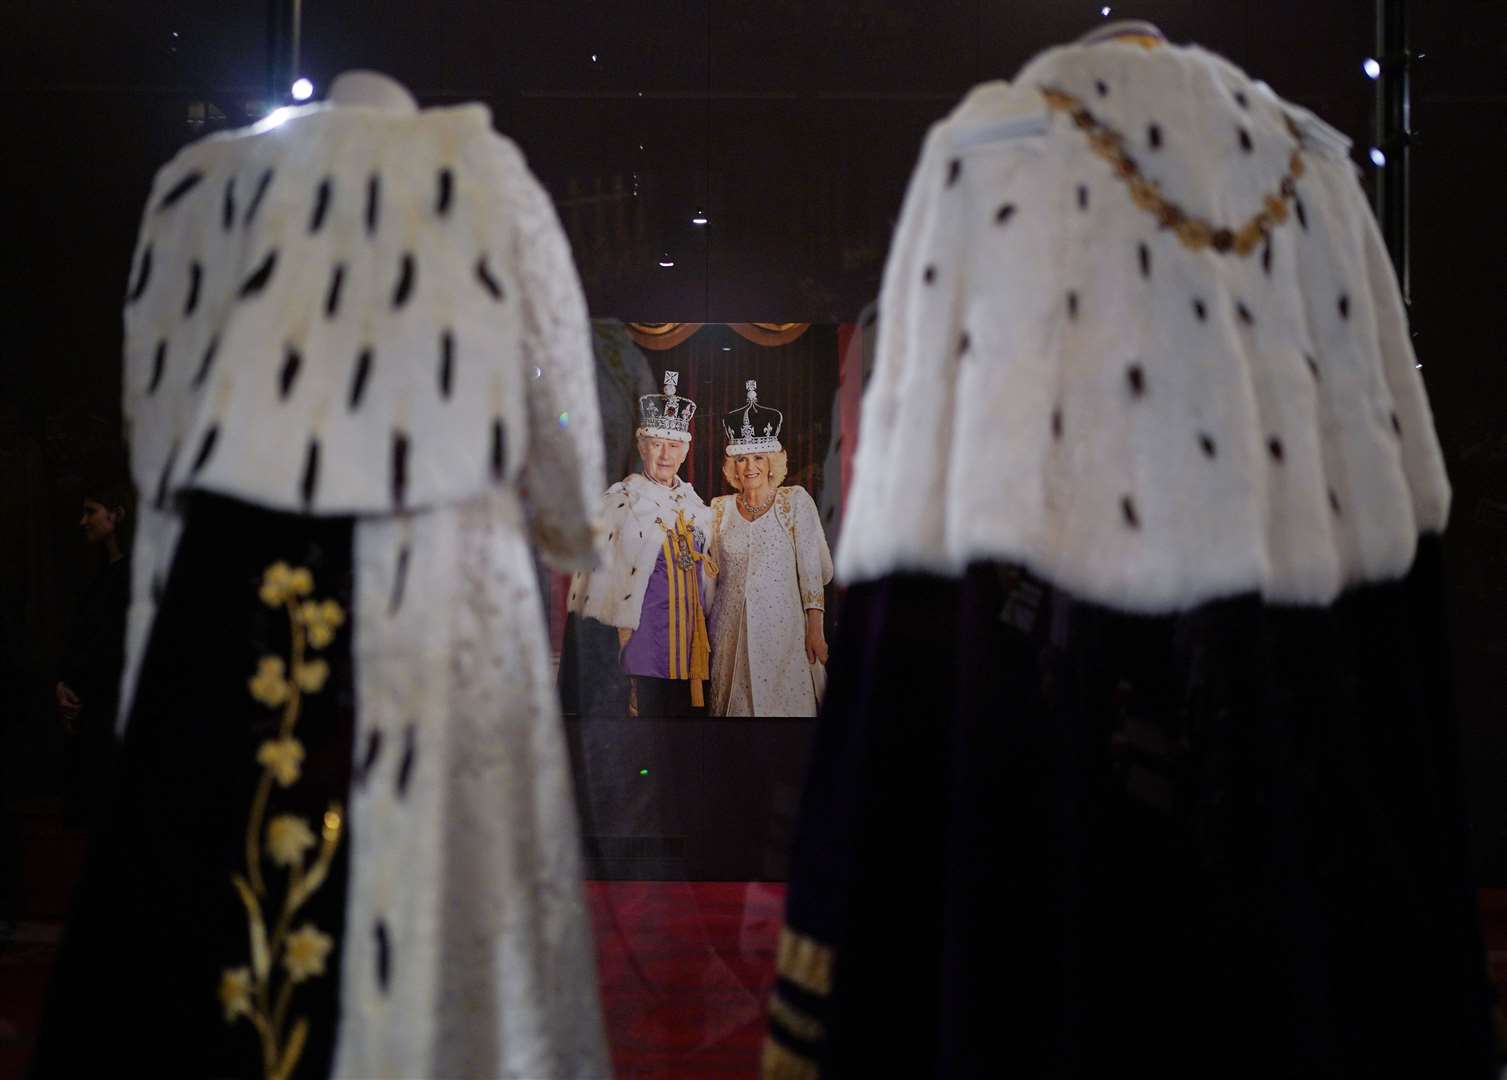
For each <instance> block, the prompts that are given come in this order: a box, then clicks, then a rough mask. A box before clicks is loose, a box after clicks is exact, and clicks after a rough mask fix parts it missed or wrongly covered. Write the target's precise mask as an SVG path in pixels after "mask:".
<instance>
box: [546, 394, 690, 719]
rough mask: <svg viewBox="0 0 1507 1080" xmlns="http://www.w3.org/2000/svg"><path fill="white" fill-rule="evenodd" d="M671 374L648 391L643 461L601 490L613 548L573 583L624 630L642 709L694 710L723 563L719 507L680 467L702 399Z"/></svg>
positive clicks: (641, 432)
mask: <svg viewBox="0 0 1507 1080" xmlns="http://www.w3.org/2000/svg"><path fill="white" fill-rule="evenodd" d="M679 382H680V374H679V373H678V372H675V371H667V372H665V382H664V393H663V394H645V395H644V396H643V397H641V398H639V412H638V428H637V432H636V435H637V440H638V454H639V458H640V459H641V460H642V463H643V468H642V470H641V471H640V472H635V473H633V474H632V475H630V476H628V477H627V478H626V479H624V480H623V481H621V482H620V483H616V484H613V485H612V486H611V487H610V488H608V489H607V492H606V494H605V495H603V496H602V515H601V517H602V522H603V525H602V527H603V529H605V530H606V537H605V539H606V556H605V558H604V560H603V563H602V565H601V566H599V567H598V568H597V569H596V570H594V571H592V572H590V573H582V574H577V575H576V577H575V579H574V580H573V581H572V582H571V588H570V611H571V613H572V614H573V615H575V616H576V617H577V618H578V619H582V620H585V621H586V623H587V625H588V626H590V625H592V624H597V625H598V626H600V625H605V626H609V627H614V628H616V630H617V649H618V660H619V663H620V664H621V667H622V672H623V673H624V674H626V675H627V676H628V681H629V684H630V687H631V692H630V698H629V711H630V712H632V713H634V714H636V715H638V716H655V717H675V716H689V715H693V714H694V712H695V711H697V710H699V709H701V708H703V707H704V705H705V703H706V698H705V687H704V684H705V681H706V679H707V675H708V672H709V661H710V657H709V651H710V638H709V635H708V633H707V622H706V611H707V607H708V606H709V604H710V593H711V578H712V577H713V576H714V575H715V574H716V572H717V570H716V566H715V564H714V563H713V562H712V561H711V560H710V559H708V558H707V547H708V544H709V536H710V525H711V511H710V509H709V508H708V507H707V505H706V503H704V502H702V501H701V497H700V496H699V495H697V494H696V490H695V489H694V488H693V487H692V486H691V485H690V483H689V482H688V481H685V480H682V479H681V478H680V477H679V476H678V475H676V474H677V473H678V472H679V470H680V466H681V465H682V464H683V463H684V461H685V459H686V454H687V453H688V452H689V450H690V448H691V419H692V417H693V416H695V414H696V403H695V402H693V401H691V400H690V399H689V398H686V397H682V396H680V395H679V394H678V393H677V392H676V391H677V387H678V384H679Z"/></svg>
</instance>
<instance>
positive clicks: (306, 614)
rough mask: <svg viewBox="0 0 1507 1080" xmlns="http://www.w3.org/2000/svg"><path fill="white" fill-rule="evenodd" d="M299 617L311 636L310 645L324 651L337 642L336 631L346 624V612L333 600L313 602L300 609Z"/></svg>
mask: <svg viewBox="0 0 1507 1080" xmlns="http://www.w3.org/2000/svg"><path fill="white" fill-rule="evenodd" d="M298 617H299V619H300V621H302V623H303V625H304V629H305V630H307V631H308V634H309V644H310V645H312V646H314V648H316V649H323V648H324V647H325V646H327V645H329V643H330V642H332V641H334V640H335V631H336V630H337V629H339V628H340V627H341V626H342V625H344V623H345V612H344V611H343V610H341V607H340V605H339V604H337V603H335V601H333V600H326V601H324V602H323V603H320V604H316V603H314V602H313V601H312V600H311V601H309V602H308V603H306V604H304V606H303V607H302V608H300V609H299V612H298Z"/></svg>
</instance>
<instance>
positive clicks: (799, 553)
mask: <svg viewBox="0 0 1507 1080" xmlns="http://www.w3.org/2000/svg"><path fill="white" fill-rule="evenodd" d="M745 385H746V386H747V389H748V403H747V404H746V405H744V406H742V407H740V408H738V409H735V410H733V412H731V413H730V414H728V416H727V418H726V419H725V420H724V421H723V424H722V426H723V431H724V433H725V434H726V436H727V451H726V458H725V460H724V461H723V465H722V474H723V476H725V477H726V478H727V482H728V484H729V485H731V486H732V487H733V488H734V490H736V491H737V494H736V495H724V496H722V497H721V498H717V499H713V500H712V549H711V555H712V558H713V560H714V561H715V562H716V563H717V564H718V566H719V575H718V587H717V596H716V600H715V602H714V603H713V605H712V700H711V711H712V714H713V715H714V716H815V715H816V706H817V701H818V698H819V696H820V691H821V685H822V682H823V680H824V677H825V676H824V672H825V668H824V665H825V664H826V661H827V639H826V635H825V632H824V630H823V628H822V617H823V612H824V611H825V609H826V604H825V587H826V584H827V582H829V581H831V580H832V555H831V553H830V552H829V551H828V550H827V538H826V536H825V534H824V533H823V532H822V526H821V518H820V516H819V515H818V514H817V511H816V503H815V502H813V501H812V499H811V496H810V495H809V494H807V493H806V489H805V488H803V487H799V486H791V487H781V486H780V482H781V481H782V480H784V479H785V473H786V471H787V469H788V465H789V462H788V459H787V456H786V453H785V450H784V448H783V447H781V445H780V428H781V426H782V425H783V423H784V416H783V415H782V414H781V413H780V412H779V410H777V409H771V408H769V407H767V406H764V405H760V404H759V394H758V384H757V383H755V382H754V381H753V380H749V382H747V383H746V384H745Z"/></svg>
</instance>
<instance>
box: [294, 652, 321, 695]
mask: <svg viewBox="0 0 1507 1080" xmlns="http://www.w3.org/2000/svg"><path fill="white" fill-rule="evenodd" d="M329 677H330V665H329V664H326V663H325V662H324V661H323V660H311V661H309V662H308V663H307V664H299V665H298V670H297V671H295V672H294V673H293V681H294V682H295V683H297V684H298V688H299V689H300V690H302V691H303V692H304V693H306V694H317V693H319V691H321V690H323V689H324V684H325V680H326V679H328V678H329Z"/></svg>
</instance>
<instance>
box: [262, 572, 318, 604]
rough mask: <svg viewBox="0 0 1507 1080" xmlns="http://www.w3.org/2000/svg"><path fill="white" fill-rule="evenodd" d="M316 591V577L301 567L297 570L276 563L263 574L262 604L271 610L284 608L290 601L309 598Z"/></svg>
mask: <svg viewBox="0 0 1507 1080" xmlns="http://www.w3.org/2000/svg"><path fill="white" fill-rule="evenodd" d="M313 591H314V575H313V574H311V573H309V571H308V569H307V568H305V567H302V566H300V567H299V568H298V569H297V570H295V569H293V567H291V566H289V565H288V564H287V563H285V562H276V563H273V564H272V565H271V566H269V567H267V569H266V571H265V572H264V573H263V574H262V590H261V594H260V595H261V598H262V603H264V604H266V605H267V606H268V607H270V608H276V607H282V606H283V605H284V604H286V603H287V602H288V601H289V600H291V599H293V598H295V597H299V596H308V595H309V594H310V593H311V592H313Z"/></svg>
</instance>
